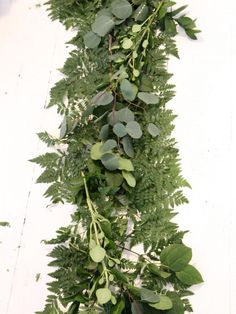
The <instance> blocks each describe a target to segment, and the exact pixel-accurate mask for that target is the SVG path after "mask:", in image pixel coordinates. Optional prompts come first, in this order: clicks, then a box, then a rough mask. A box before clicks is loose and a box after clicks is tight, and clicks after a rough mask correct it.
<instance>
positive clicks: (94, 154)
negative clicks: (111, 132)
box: [90, 143, 103, 160]
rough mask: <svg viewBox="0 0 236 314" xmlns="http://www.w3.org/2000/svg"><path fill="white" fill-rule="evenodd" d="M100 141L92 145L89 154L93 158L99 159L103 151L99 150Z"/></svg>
mask: <svg viewBox="0 0 236 314" xmlns="http://www.w3.org/2000/svg"><path fill="white" fill-rule="evenodd" d="M102 145H103V144H102V143H96V144H94V145H93V146H92V148H91V151H90V156H91V158H92V159H93V160H99V159H101V157H102V155H103V153H102V152H101V147H102Z"/></svg>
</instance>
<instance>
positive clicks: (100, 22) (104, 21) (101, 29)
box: [92, 15, 115, 37]
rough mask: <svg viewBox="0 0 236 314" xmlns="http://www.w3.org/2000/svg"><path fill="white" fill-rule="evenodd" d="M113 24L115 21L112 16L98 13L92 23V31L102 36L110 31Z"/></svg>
mask: <svg viewBox="0 0 236 314" xmlns="http://www.w3.org/2000/svg"><path fill="white" fill-rule="evenodd" d="M114 26H115V22H114V20H113V19H112V17H110V16H107V15H100V16H97V18H96V19H95V21H94V23H93V24H92V31H93V32H94V33H96V34H98V35H99V36H101V37H103V36H105V35H106V34H108V33H110V31H111V30H112V29H113V27H114Z"/></svg>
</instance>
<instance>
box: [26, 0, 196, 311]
mask: <svg viewBox="0 0 236 314" xmlns="http://www.w3.org/2000/svg"><path fill="white" fill-rule="evenodd" d="M47 6H48V10H49V14H50V16H51V18H52V19H53V20H55V19H58V20H59V21H60V22H62V23H63V24H64V25H65V27H66V28H69V27H73V28H74V29H77V31H78V33H77V34H76V36H75V37H74V38H73V39H72V40H71V42H70V43H71V44H72V45H74V50H73V51H72V52H71V53H70V56H69V58H68V59H67V61H66V62H65V65H64V66H63V68H62V69H61V72H62V74H63V79H62V80H61V81H59V82H58V83H56V85H55V86H54V87H53V88H52V90H51V99H50V103H49V107H50V106H56V107H57V111H58V113H59V114H61V115H62V123H61V125H60V138H59V139H57V138H54V137H52V136H51V135H49V134H48V133H47V132H42V133H39V134H38V136H39V138H40V139H41V140H42V141H43V142H44V143H45V144H46V145H47V146H52V149H53V151H51V152H48V153H46V154H44V155H41V156H38V157H36V158H34V159H32V160H31V161H32V162H35V163H37V164H38V165H39V166H41V167H42V168H43V170H44V171H43V173H42V174H41V176H40V177H39V178H38V180H37V182H40V183H50V184H51V185H50V186H49V187H48V189H47V190H46V192H45V196H46V197H49V198H50V199H51V201H52V202H53V203H59V202H69V203H71V204H73V205H74V207H75V211H74V214H73V215H72V222H71V224H70V225H69V226H68V227H63V228H60V229H59V230H58V231H57V236H56V238H54V239H52V240H50V241H45V242H46V243H47V244H50V245H53V246H54V247H53V249H52V251H51V253H50V254H49V256H50V257H51V258H52V260H51V262H50V264H49V265H50V266H51V267H54V271H53V272H52V273H51V274H50V276H51V278H52V279H53V281H52V282H50V283H49V284H48V287H49V291H50V293H51V295H50V296H49V297H48V299H47V301H46V305H45V308H44V310H43V311H42V312H37V313H38V314H39V313H41V314H49V313H50V314H52V313H69V314H76V313H93V314H98V313H111V314H112V313H113V314H125V313H132V314H134V313H138V314H146V313H149V314H152V313H159V314H161V313H163V314H164V313H165V314H171V313H172V314H182V313H184V312H185V311H188V312H192V308H191V305H190V303H189V300H188V299H187V298H186V297H188V296H190V295H191V292H189V291H188V290H187V289H188V288H189V286H191V285H193V284H197V283H200V282H202V277H201V275H200V273H199V272H198V271H197V270H196V269H195V268H194V267H193V266H191V265H189V262H190V260H191V257H192V251H191V249H190V248H188V247H186V246H185V245H184V244H183V237H184V234H185V232H184V231H179V230H178V226H177V224H176V223H174V222H173V221H172V219H173V218H174V217H175V215H176V211H175V208H176V207H177V206H179V205H182V204H185V203H187V202H188V200H187V198H186V197H185V195H184V193H183V188H185V187H189V188H190V185H189V184H188V182H187V181H186V180H185V179H184V178H183V177H182V175H181V168H180V159H179V152H178V149H177V148H176V142H175V140H174V139H173V138H172V137H171V134H172V131H173V128H174V126H173V120H174V119H175V115H174V114H173V112H172V111H171V110H169V109H167V106H166V104H167V102H168V101H169V100H171V99H172V98H173V96H174V86H173V85H171V84H170V83H168V81H169V79H170V78H171V74H170V73H168V71H167V62H168V60H169V56H170V55H173V56H175V57H178V51H177V47H176V44H175V39H174V37H175V36H176V35H177V34H178V32H179V28H180V27H181V28H183V29H184V31H185V32H186V34H187V35H188V36H189V37H190V38H193V39H196V34H197V33H198V32H199V31H198V30H197V29H196V25H195V21H194V20H192V19H190V18H189V17H188V16H186V15H185V13H184V10H185V8H186V6H183V7H177V8H176V7H175V3H174V2H173V1H169V0H162V1H159V0H158V1H149V0H148V1H145V2H144V1H137V0H133V1H132V2H131V1H128V0H122V1H118V0H112V1H100V0H97V1H83V2H79V1H77V0H76V1H75V0H70V1H64V0H49V1H48V2H47ZM136 244H142V246H143V249H144V252H143V253H142V254H141V253H138V252H136V251H135V248H134V247H135V245H136ZM133 250H134V251H133ZM130 255H134V256H136V257H137V259H135V260H134V261H132V260H131V259H130ZM137 279H139V281H140V286H137V285H136V282H137Z"/></svg>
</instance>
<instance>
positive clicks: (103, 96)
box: [91, 90, 114, 107]
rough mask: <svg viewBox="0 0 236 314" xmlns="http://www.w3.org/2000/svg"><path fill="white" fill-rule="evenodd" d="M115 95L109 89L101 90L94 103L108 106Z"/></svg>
mask: <svg viewBox="0 0 236 314" xmlns="http://www.w3.org/2000/svg"><path fill="white" fill-rule="evenodd" d="M113 98H114V97H113V95H112V93H111V92H107V91H105V90H104V91H101V92H99V93H98V94H97V95H96V96H94V97H93V99H92V101H91V102H92V104H94V105H95V106H96V107H98V106H106V105H109V104H110V103H111V102H112V101H113Z"/></svg>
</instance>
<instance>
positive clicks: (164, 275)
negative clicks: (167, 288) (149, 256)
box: [147, 263, 171, 279]
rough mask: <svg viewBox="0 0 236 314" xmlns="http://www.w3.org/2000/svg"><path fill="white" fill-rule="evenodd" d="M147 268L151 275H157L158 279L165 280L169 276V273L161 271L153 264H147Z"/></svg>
mask: <svg viewBox="0 0 236 314" xmlns="http://www.w3.org/2000/svg"><path fill="white" fill-rule="evenodd" d="M147 267H148V270H149V271H150V272H151V273H152V274H154V275H157V276H159V277H162V278H164V279H166V278H168V277H170V276H171V274H170V273H168V272H166V271H163V270H161V269H160V268H159V267H157V266H156V265H155V264H153V263H150V264H148V266H147Z"/></svg>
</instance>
